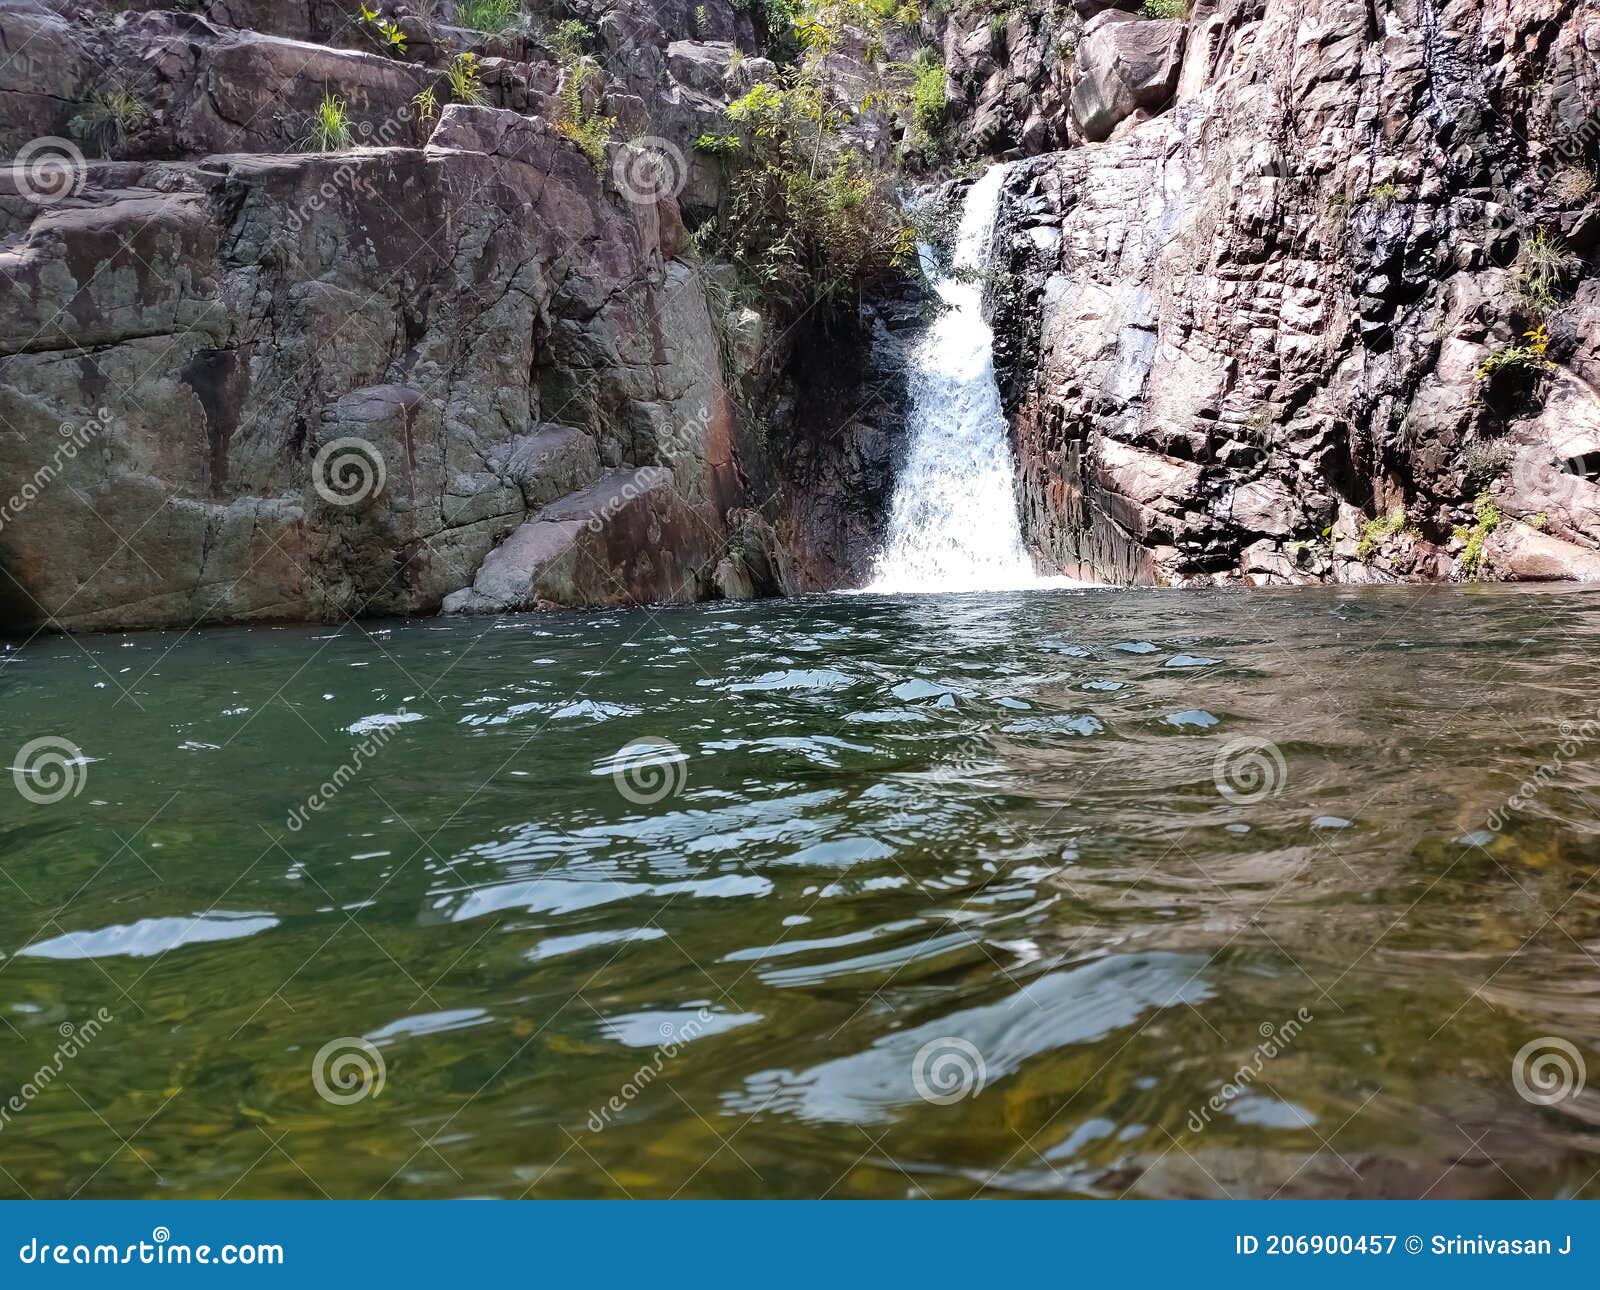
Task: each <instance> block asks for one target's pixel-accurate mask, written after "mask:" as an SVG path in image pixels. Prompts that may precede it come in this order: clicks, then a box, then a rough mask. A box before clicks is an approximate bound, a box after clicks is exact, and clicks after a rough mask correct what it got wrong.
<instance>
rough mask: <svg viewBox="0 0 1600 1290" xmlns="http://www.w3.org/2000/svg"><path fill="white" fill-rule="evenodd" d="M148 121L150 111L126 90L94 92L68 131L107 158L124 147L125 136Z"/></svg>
mask: <svg viewBox="0 0 1600 1290" xmlns="http://www.w3.org/2000/svg"><path fill="white" fill-rule="evenodd" d="M149 119H150V109H149V108H147V107H145V105H144V104H143V103H142V102H141V101H140V100H139V99H137V98H135V97H134V96H133V95H132V94H129V93H128V92H127V91H126V90H123V89H115V90H112V91H111V92H110V93H109V94H102V93H101V92H100V91H99V90H96V91H95V92H94V93H93V94H91V95H90V96H89V102H88V105H87V106H86V107H85V108H84V109H83V111H82V112H80V113H78V115H77V116H75V117H73V118H72V120H71V121H69V122H68V123H67V128H68V130H70V131H71V132H72V133H73V134H74V135H76V136H77V137H78V138H80V139H85V140H88V141H89V142H91V143H93V144H94V145H95V147H96V148H98V149H99V150H100V152H101V153H103V154H105V155H107V156H109V155H110V154H112V153H113V152H120V151H122V149H123V148H125V147H127V145H128V136H129V135H130V134H132V133H133V132H134V131H135V130H137V129H138V128H139V127H140V126H142V125H143V124H144V123H145V122H146V121H148V120H149Z"/></svg>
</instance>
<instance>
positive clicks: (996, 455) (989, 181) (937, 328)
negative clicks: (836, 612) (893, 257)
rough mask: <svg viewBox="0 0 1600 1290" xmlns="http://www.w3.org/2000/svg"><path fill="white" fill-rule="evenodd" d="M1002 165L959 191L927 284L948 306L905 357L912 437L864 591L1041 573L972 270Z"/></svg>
mask: <svg viewBox="0 0 1600 1290" xmlns="http://www.w3.org/2000/svg"><path fill="white" fill-rule="evenodd" d="M1005 172H1006V167H1005V166H1003V165H1001V166H993V167H991V168H990V169H989V170H988V171H987V172H986V173H985V174H984V176H983V177H982V178H981V179H979V180H978V181H977V182H976V183H974V184H973V185H972V188H971V189H970V190H969V191H968V193H967V199H966V205H965V207H964V208H963V210H962V213H961V224H960V227H959V229H958V230H957V233H956V245H955V254H954V257H953V258H954V266H953V270H952V273H951V275H950V276H949V277H946V278H944V279H943V280H941V281H938V282H936V283H935V287H936V289H937V291H938V292H939V296H940V298H941V299H942V300H943V301H944V303H945V305H946V308H945V310H944V311H943V312H942V313H941V314H940V315H939V318H938V321H936V322H935V323H934V324H933V326H932V327H930V328H929V329H928V333H927V335H926V336H924V337H923V338H922V340H921V342H920V343H919V344H918V345H917V347H916V350H915V352H914V353H913V354H912V356H911V362H910V395H911V405H910V421H911V433H910V445H909V450H908V454H907V457H906V461H905V465H904V466H903V467H902V469H901V471H900V475H899V478H898V479H897V480H896V481H895V491H894V500H893V502H892V504H891V506H890V510H889V527H888V534H887V537H886V538H885V541H884V545H883V549H882V550H881V551H880V552H879V553H878V556H877V559H876V560H875V561H874V563H873V570H872V580H871V582H870V584H869V585H868V587H867V590H868V591H888V592H902V591H997V590H1005V589H1009V588H1016V587H1031V586H1037V585H1039V583H1040V582H1041V579H1039V578H1038V577H1036V575H1035V574H1034V570H1033V561H1032V560H1031V559H1030V558H1029V556H1028V552H1027V550H1026V548H1025V547H1024V546H1023V544H1022V525H1021V523H1020V522H1019V520H1018V518H1017V500H1016V494H1015V492H1014V491H1013V482H1012V481H1013V476H1014V474H1015V470H1016V463H1015V462H1014V461H1013V459H1012V455H1011V442H1010V439H1009V437H1008V435H1007V429H1006V421H1005V415H1004V413H1003V412H1002V411H1001V409H1000V390H999V387H998V386H997V385H996V384H995V377H994V333H993V332H991V331H990V330H989V327H988V324H987V323H985V322H984V321H983V314H982V309H981V304H982V298H983V286H982V284H981V283H980V282H976V281H972V280H971V279H972V278H973V276H974V273H975V272H981V271H982V270H983V268H984V266H985V265H986V263H987V262H988V251H989V237H990V233H991V230H992V229H993V227H994V217H995V211H996V209H997V208H998V207H999V205H1000V185H1001V183H1002V182H1003V180H1004V179H1005ZM963 270H965V271H966V272H965V273H963V272H962V271H963Z"/></svg>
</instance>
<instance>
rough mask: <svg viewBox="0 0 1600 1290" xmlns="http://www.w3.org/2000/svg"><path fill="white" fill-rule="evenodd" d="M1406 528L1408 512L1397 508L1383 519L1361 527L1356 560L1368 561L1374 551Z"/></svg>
mask: <svg viewBox="0 0 1600 1290" xmlns="http://www.w3.org/2000/svg"><path fill="white" fill-rule="evenodd" d="M1405 526H1406V512H1405V508H1404V507H1402V506H1396V507H1395V508H1394V510H1392V511H1390V512H1389V514H1387V515H1385V516H1383V517H1382V518H1381V519H1376V520H1368V521H1367V522H1366V523H1365V524H1363V525H1362V526H1361V540H1360V541H1359V542H1357V543H1356V559H1358V560H1365V559H1368V558H1369V557H1370V556H1371V555H1372V553H1373V552H1374V551H1376V550H1377V549H1378V548H1379V547H1380V546H1382V545H1383V544H1384V542H1386V541H1387V540H1388V539H1389V538H1392V537H1393V536H1394V535H1395V534H1396V533H1398V532H1400V531H1401V530H1402V529H1403V528H1405Z"/></svg>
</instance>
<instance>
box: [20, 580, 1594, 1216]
mask: <svg viewBox="0 0 1600 1290" xmlns="http://www.w3.org/2000/svg"><path fill="white" fill-rule="evenodd" d="M1597 645H1600V598H1596V597H1595V596H1593V595H1587V594H1583V593H1579V592H1572V591H1567V592H1559V593H1557V592H1544V591H1518V590H1515V589H1476V588H1435V589H1414V588H1412V589H1406V588H1388V589H1372V590H1362V591H1358V590H1343V591H1314V590H1304V591H1294V592H1284V593H1279V592H1255V593H1250V594H1248V595H1232V594H1220V593H1189V592H1170V593H1120V592H1110V591H1085V592H1069V591H1041V592H1032V593H1020V594H1013V595H993V596H962V597H946V598H937V597H927V598H901V599H894V598H873V597H853V598H852V597H836V598H826V599H817V600H804V601H796V602H789V603H782V604H756V605H745V606H710V607H699V608H689V609H675V610H669V611H661V612H655V611H633V612H627V613H612V614H600V615H591V614H564V615H553V616H538V615H534V616H523V617H515V618H506V619H501V620H498V621H493V622H490V621H484V620H472V621H426V622H415V623H407V624H368V625H366V626H365V627H356V626H353V625H352V626H347V627H345V628H343V629H340V630H334V629H332V628H282V629H257V630H228V631H210V632H203V633H192V634H189V635H185V636H179V635H178V634H176V633H173V634H142V635H131V636H125V637H119V636H105V637H94V638H81V639H79V640H77V641H68V640H63V639H59V638H40V639H37V640H34V641H31V642H29V643H27V644H25V645H22V646H20V647H13V648H12V649H11V650H10V651H8V652H6V653H4V654H3V655H0V659H3V662H0V693H3V706H0V714H3V716H0V723H3V730H0V735H3V745H0V746H3V747H4V748H5V750H6V752H7V754H8V755H10V756H12V759H13V762H16V756H15V754H16V753H17V751H18V750H20V749H21V747H22V746H23V745H25V744H27V743H29V742H30V741H32V740H35V739H37V738H39V737H42V736H53V737H56V738H61V739H66V740H68V741H70V742H71V743H72V744H73V745H75V746H76V747H77V748H79V749H81V751H82V754H83V756H84V758H85V759H86V760H85V761H84V762H82V763H80V764H74V765H72V766H70V767H68V768H67V770H66V772H65V774H66V775H67V776H68V779H67V780H66V781H65V783H66V786H67V787H68V788H69V789H70V788H71V787H78V788H79V790H80V791H78V792H77V794H76V795H75V796H74V795H70V794H69V795H68V796H65V797H62V798H61V800H59V801H54V802H33V801H29V800H27V798H25V797H24V795H23V794H22V793H21V792H19V791H17V786H16V785H15V784H14V783H12V782H10V780H9V779H8V780H5V781H0V830H3V834H0V837H3V844H0V890H3V891H4V893H5V901H4V906H3V910H0V951H3V954H0V1019H3V1022H4V1025H3V1026H0V1171H3V1172H0V1195H24V1194H26V1195H32V1196H52V1197H53V1196H74V1195H76V1196H94V1197H114V1196H193V1197H200V1196H221V1195H229V1196H249V1197H259V1196H273V1197H276V1196H289V1197H300V1196H320V1195H331V1196H338V1197H347V1196H360V1197H365V1196H373V1195H377V1196H389V1197H420V1196H513V1197H514V1196H535V1197H552V1196H574V1197H586V1196H623V1195H631V1196H639V1197H642V1196H652V1197H664V1196H734V1197H738V1196H775V1197H804V1196H822V1195H828V1196H839V1197H868V1196H893V1197H901V1196H919V1195H928V1196H968V1195H975V1194H990V1195H1016V1194H1044V1195H1081V1196H1120V1195H1124V1194H1127V1195H1132V1196H1196V1195H1198V1196H1221V1195H1236V1196H1240V1195H1249V1196H1270V1195H1274V1194H1281V1195H1285V1196H1330V1195H1331V1196H1358V1195H1359V1196H1419V1195H1424V1194H1426V1195H1430V1196H1435V1197H1444V1196H1459V1195H1467V1196H1519V1195H1522V1194H1529V1195H1533V1196H1556V1195H1595V1194H1600V1182H1597V1180H1596V1171H1600V1150H1597V1149H1596V1148H1597V1146H1600V1137H1597V1132H1596V1125H1597V1124H1600V1092H1597V1091H1596V1090H1595V1089H1591V1088H1585V1089H1584V1090H1582V1091H1581V1092H1580V1091H1577V1090H1576V1089H1572V1090H1569V1093H1568V1095H1567V1096H1565V1097H1564V1098H1562V1099H1561V1100H1559V1101H1557V1102H1554V1103H1553V1104H1550V1105H1540V1104H1537V1103H1535V1102H1532V1101H1529V1100H1527V1099H1526V1098H1524V1097H1523V1096H1521V1095H1520V1094H1519V1092H1518V1090H1517V1087H1516V1086H1515V1083H1514V1081H1513V1066H1514V1062H1515V1058H1516V1055H1517V1054H1518V1052H1519V1050H1521V1049H1522V1048H1523V1046H1524V1045H1525V1044H1527V1043H1529V1042H1530V1041H1532V1040H1537V1039H1542V1038H1558V1039H1561V1040H1563V1041H1564V1042H1566V1043H1569V1044H1571V1045H1572V1046H1573V1049H1574V1051H1575V1052H1576V1053H1577V1054H1578V1056H1579V1057H1580V1058H1581V1059H1584V1060H1585V1061H1586V1062H1587V1065H1588V1066H1590V1067H1595V1068H1596V1069H1595V1072H1594V1073H1595V1078H1596V1080H1597V1081H1600V1065H1597V1063H1600V1056H1597V1054H1600V1043H1597V1041H1600V885H1595V884H1594V883H1593V878H1594V875H1595V873H1596V868H1597V865H1600V847H1597V844H1596V832H1597V828H1600V819H1597V816H1596V812H1595V806H1596V803H1597V801H1600V797H1597V793H1596V789H1597V787H1600V775H1597V773H1596V770H1595V768H1594V765H1593V763H1592V759H1591V757H1590V752H1591V750H1592V747H1594V746H1600V745H1594V744H1589V745H1586V746H1582V747H1579V748H1577V749H1576V750H1575V751H1572V752H1571V755H1570V756H1565V757H1561V760H1560V764H1559V765H1558V766H1557V767H1556V769H1555V770H1554V771H1551V770H1550V769H1549V766H1550V763H1551V762H1552V760H1553V759H1556V758H1557V757H1559V756H1560V753H1559V751H1558V745H1559V744H1560V742H1561V739H1562V733H1563V730H1562V728H1563V724H1564V723H1565V725H1566V726H1567V727H1568V728H1569V730H1571V731H1572V732H1573V734H1574V737H1575V739H1577V740H1578V741H1579V742H1580V743H1581V742H1582V741H1584V740H1586V739H1592V738H1593V736H1594V734H1595V731H1594V730H1593V729H1591V730H1589V731H1587V732H1585V731H1584V730H1582V729H1581V726H1582V723H1583V722H1584V721H1586V720H1588V719H1590V718H1592V717H1594V716H1595V715H1596V707H1597V704H1600V687H1597V685H1596V682H1597V680H1600V667H1597V665H1596V663H1595V661H1594V660H1595V656H1596V647H1597ZM400 716H405V717H406V718H408V719H407V720H405V721H404V722H396V721H395V720H393V719H394V718H396V717H400ZM1247 739H1248V740H1256V741H1266V742H1267V743H1270V745H1271V749H1260V750H1259V751H1258V753H1257V760H1256V763H1255V765H1256V767H1257V768H1258V769H1260V770H1261V771H1262V773H1263V775H1264V776H1265V778H1264V779H1261V780H1249V779H1248V774H1247V772H1248V771H1249V769H1250V767H1249V766H1248V765H1245V764H1244V763H1241V762H1240V758H1241V757H1243V756H1244V755H1245V753H1248V751H1249V750H1248V749H1246V750H1245V752H1244V753H1241V752H1240V751H1239V750H1238V749H1237V747H1236V746H1235V745H1236V742H1237V741H1239V740H1247ZM643 740H654V741H662V742H660V743H658V744H656V745H654V746H653V748H652V750H651V751H649V752H646V753H642V754H641V753H639V752H638V751H637V750H635V751H633V752H629V753H627V754H625V755H623V756H621V757H619V750H621V749H623V748H624V746H626V745H630V744H636V743H637V742H638V741H643ZM667 744H670V745H671V746H672V747H667V746H666V745H667ZM362 749H365V751H364V752H363V751H361V750H362ZM674 749H676V751H674ZM1225 749H1231V750H1232V751H1230V752H1229V753H1228V755H1227V758H1225V760H1224V768H1225V770H1224V774H1223V777H1222V783H1223V784H1224V785H1226V786H1227V787H1228V788H1229V790H1230V791H1231V793H1232V796H1229V795H1228V794H1227V793H1224V792H1223V791H1221V789H1219V783H1218V779H1217V766H1216V761H1217V758H1218V756H1219V754H1221V753H1223V751H1224V750H1225ZM1570 749H1571V744H1570V743H1569V750H1570ZM1274 751H1275V754H1276V756H1277V757H1279V758H1281V771H1280V770H1279V768H1278V765H1277V764H1276V763H1275V761H1274ZM353 760H355V761H358V762H359V763H360V764H359V766H358V767H353V766H352V764H351V763H352V761H353ZM640 762H644V763H648V764H645V765H642V766H641V765H640V764H639V763H640ZM19 764H20V763H19ZM341 765H344V766H346V768H347V769H346V770H345V771H344V772H342V773H341V772H340V771H339V768H340V766H341ZM1230 767H1231V768H1233V769H1234V770H1236V771H1238V772H1239V773H1241V774H1244V775H1245V779H1243V780H1241V782H1240V784H1234V783H1232V782H1231V781H1230V780H1229V779H1228V777H1227V773H1226V768H1230ZM1541 767H1545V768H1546V773H1545V774H1544V775H1543V776H1542V779H1543V781H1544V782H1543V784H1542V786H1541V787H1538V788H1537V791H1536V792H1534V793H1533V795H1532V796H1531V798H1530V799H1529V800H1528V801H1527V802H1526V803H1525V805H1524V806H1523V809H1521V810H1519V811H1517V812H1515V813H1513V814H1511V816H1510V818H1509V822H1508V823H1507V824H1506V825H1505V826H1504V827H1503V828H1501V829H1499V830H1498V831H1497V830H1495V829H1494V828H1492V827H1490V821H1491V819H1493V818H1494V815H1493V813H1494V812H1495V810H1496V808H1497V807H1498V806H1500V805H1502V804H1503V803H1504V801H1505V799H1506V798H1507V796H1508V795H1510V794H1512V793H1514V792H1515V791H1516V790H1517V787H1518V785H1519V784H1520V783H1521V782H1522V781H1524V780H1525V779H1526V778H1528V777H1530V776H1532V775H1534V774H1535V773H1536V772H1538V771H1539V770H1540V768H1541ZM36 768H37V767H36ZM324 781H329V782H330V787H331V789H332V792H331V793H330V794H328V795H327V798H328V800H327V801H326V802H325V803H324V804H322V805H321V808H320V809H310V807H309V806H308V805H307V801H308V794H311V793H312V792H314V791H318V786H319V785H320V784H322V783H323V782H324ZM22 782H23V784H24V785H26V786H27V787H28V789H29V792H30V794H31V795H32V796H49V795H50V794H51V791H52V790H51V787H50V780H49V776H48V774H47V773H46V772H45V771H43V770H41V772H40V774H39V775H38V776H32V775H29V774H26V773H24V774H23V776H22ZM623 790H626V791H623ZM57 791H58V790H57ZM297 808H298V809H299V811H300V814H299V815H297V816H293V823H294V825H295V826H297V827H291V817H292V815H293V813H294V812H296V810H297ZM302 820H303V821H304V823H303V825H302V824H301V821H302ZM102 1009H104V1012H103V1013H102V1012H101V1011H100V1010H102ZM97 1014H98V1016H99V1017H101V1018H107V1019H104V1020H97V1021H94V1022H93V1024H91V1025H89V1026H87V1027H85V1025H84V1023H85V1022H86V1021H89V1020H90V1019H94V1018H96V1017H97ZM68 1025H70V1026H75V1027H78V1030H77V1034H76V1037H75V1038H74V1039H73V1040H72V1041H70V1042H69V1041H66V1040H64V1039H63V1037H62V1028H63V1026H68ZM1269 1030H1271V1031H1272V1032H1273V1040H1274V1042H1273V1043H1271V1044H1269V1043H1268V1041H1267V1039H1266V1038H1265V1036H1266V1035H1267V1032H1268V1031H1269ZM341 1040H343V1041H345V1048H344V1050H340V1051H349V1052H351V1053H353V1054H354V1056H355V1057H356V1059H358V1060H359V1061H360V1062H363V1063H365V1064H366V1068H367V1069H368V1070H369V1071H371V1072H373V1077H372V1078H371V1079H369V1080H368V1081H367V1082H365V1083H363V1082H362V1081H361V1080H360V1079H359V1078H352V1077H353V1076H354V1074H355V1067H353V1066H345V1065H341V1064H340V1063H339V1062H337V1061H335V1060H333V1058H332V1057H331V1056H325V1057H324V1060H323V1064H322V1071H321V1072H319V1074H321V1075H323V1076H324V1078H323V1079H322V1083H323V1086H324V1088H325V1089H327V1091H328V1092H329V1093H330V1094H332V1098H331V1099H330V1098H326V1097H324V1096H322V1094H321V1093H319V1091H318V1087H317V1081H316V1080H314V1079H313V1073H314V1071H313V1068H314V1066H316V1064H317V1059H318V1054H319V1053H320V1052H322V1051H323V1049H324V1047H325V1045H328V1044H330V1043H333V1042H334V1041H341ZM1279 1040H1281V1041H1282V1042H1281V1043H1278V1042H1276V1041H1279ZM356 1041H361V1042H363V1043H364V1044H366V1045H369V1047H367V1048H365V1049H363V1048H359V1047H354V1045H355V1044H356ZM64 1044H66V1045H67V1047H69V1048H71V1049H72V1051H71V1053H70V1054H69V1055H62V1046H63V1045H64ZM1267 1047H1271V1048H1273V1050H1274V1051H1273V1052H1272V1053H1271V1054H1266V1053H1264V1049H1265V1048H1267ZM374 1055H375V1057H376V1059H377V1061H378V1062H380V1063H381V1068H382V1078H381V1087H379V1086H378V1083H377V1075H376V1072H377V1066H376V1065H375V1064H374ZM330 1061H331V1062H332V1065H331V1066H330V1064H329V1063H330ZM41 1067H45V1068H48V1069H49V1070H50V1072H51V1073H50V1075H49V1078H48V1079H46V1080H45V1081H44V1082H43V1086H42V1087H41V1086H40V1083H39V1081H38V1080H37V1079H36V1076H35V1073H36V1072H38V1071H39V1070H40V1068H41ZM56 1067H59V1071H56V1069H55V1068H56ZM1241 1069H1247V1070H1248V1072H1249V1074H1248V1077H1247V1078H1244V1079H1242V1080H1240V1079H1239V1072H1240V1071H1241ZM641 1072H642V1073H641ZM1230 1086H1231V1091H1229V1087H1230ZM1537 1091H1538V1089H1537V1087H1536V1088H1535V1092H1537ZM8 1096H10V1097H15V1098H16V1099H17V1100H16V1101H15V1102H13V1103H9V1104H7V1103H6V1102H5V1099H6V1098H7V1097H8ZM1212 1098H1215V1099H1217V1103H1216V1105H1215V1106H1213V1107H1210V1108H1208V1107H1207V1101H1208V1099H1212ZM17 1106H20V1108H21V1109H20V1110H18V1109H15V1108H16V1107H17Z"/></svg>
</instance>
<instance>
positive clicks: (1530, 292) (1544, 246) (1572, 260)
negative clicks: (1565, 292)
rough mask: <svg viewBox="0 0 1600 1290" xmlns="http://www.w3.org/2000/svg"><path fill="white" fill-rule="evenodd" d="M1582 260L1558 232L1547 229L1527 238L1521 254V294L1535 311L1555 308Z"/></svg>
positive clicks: (1518, 257)
mask: <svg viewBox="0 0 1600 1290" xmlns="http://www.w3.org/2000/svg"><path fill="white" fill-rule="evenodd" d="M1580 264H1581V261H1580V260H1579V259H1578V257H1577V256H1575V255H1573V254H1572V252H1571V251H1570V250H1568V248H1567V244H1566V243H1565V242H1563V241H1562V240H1561V238H1560V237H1558V236H1557V235H1556V234H1554V233H1547V232H1545V231H1544V230H1543V229H1540V230H1539V231H1537V232H1535V233H1533V234H1532V235H1531V236H1529V237H1527V238H1525V239H1523V243H1522V250H1521V251H1520V252H1519V253H1518V255H1517V295H1518V296H1519V297H1520V298H1521V300H1522V302H1523V304H1524V305H1526V306H1527V307H1528V309H1529V310H1530V311H1532V312H1534V313H1543V312H1544V311H1545V310H1547V309H1550V308H1553V307H1554V306H1555V304H1556V301H1557V299H1558V298H1559V297H1560V293H1561V287H1562V284H1563V282H1564V281H1565V280H1566V278H1567V276H1568V275H1569V274H1571V273H1572V272H1574V271H1575V270H1576V269H1577V268H1578V267H1579V265H1580Z"/></svg>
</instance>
